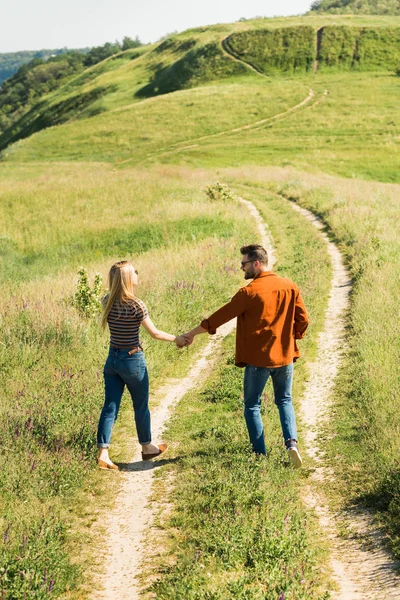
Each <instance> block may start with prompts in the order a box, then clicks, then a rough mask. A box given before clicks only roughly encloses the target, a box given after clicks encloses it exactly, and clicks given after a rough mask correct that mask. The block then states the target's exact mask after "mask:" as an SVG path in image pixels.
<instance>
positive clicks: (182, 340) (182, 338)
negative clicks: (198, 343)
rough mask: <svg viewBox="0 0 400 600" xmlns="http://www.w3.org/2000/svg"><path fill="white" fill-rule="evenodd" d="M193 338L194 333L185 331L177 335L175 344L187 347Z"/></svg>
mask: <svg viewBox="0 0 400 600" xmlns="http://www.w3.org/2000/svg"><path fill="white" fill-rule="evenodd" d="M193 338H194V336H193V335H190V334H189V333H184V334H182V335H178V336H177V337H176V339H175V344H176V345H177V347H178V348H186V347H187V346H190V344H191V343H192V342H193Z"/></svg>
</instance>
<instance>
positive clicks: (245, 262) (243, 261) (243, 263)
mask: <svg viewBox="0 0 400 600" xmlns="http://www.w3.org/2000/svg"><path fill="white" fill-rule="evenodd" d="M251 262H255V261H254V260H242V262H241V263H240V264H241V265H242V267H244V265H247V263H251Z"/></svg>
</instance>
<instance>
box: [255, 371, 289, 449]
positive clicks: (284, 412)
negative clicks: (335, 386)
mask: <svg viewBox="0 0 400 600" xmlns="http://www.w3.org/2000/svg"><path fill="white" fill-rule="evenodd" d="M269 376H271V378H272V383H273V386H274V396H275V404H276V405H277V407H278V410H279V417H280V420H281V427H282V433H283V437H284V440H285V442H287V441H288V440H297V430H296V416H295V414H294V409H293V404H292V381H293V363H291V364H290V365H286V366H284V367H275V368H265V367H253V366H252V365H247V366H246V367H245V371H244V418H245V420H246V425H247V430H248V432H249V437H250V442H251V445H252V446H253V450H254V452H256V453H257V454H266V449H265V442H264V427H263V423H262V420H261V414H260V407H261V396H262V393H263V391H264V387H265V384H266V383H267V381H268V378H269Z"/></svg>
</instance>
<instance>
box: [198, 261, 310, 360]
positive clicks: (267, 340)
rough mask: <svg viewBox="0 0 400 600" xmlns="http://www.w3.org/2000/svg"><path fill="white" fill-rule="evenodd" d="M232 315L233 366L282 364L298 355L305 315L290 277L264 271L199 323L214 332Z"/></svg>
mask: <svg viewBox="0 0 400 600" xmlns="http://www.w3.org/2000/svg"><path fill="white" fill-rule="evenodd" d="M234 317H237V318H238V319H237V328H236V356H235V364H236V366H238V367H244V366H246V365H247V364H249V365H253V366H255V367H282V366H283V365H288V364H290V363H291V362H293V361H295V360H296V359H297V358H298V357H299V356H300V352H299V349H298V347H297V344H296V340H299V339H301V338H302V337H304V335H305V332H306V329H307V327H308V315H307V310H306V307H305V305H304V302H303V299H302V297H301V294H300V291H299V288H298V287H297V285H296V284H295V283H293V281H290V279H286V278H284V277H279V276H278V275H275V273H272V272H271V271H263V272H262V273H260V275H258V276H257V277H255V278H254V279H253V281H252V282H251V283H249V284H248V285H246V286H245V287H242V288H241V289H240V290H239V291H238V292H237V294H235V295H234V296H233V298H232V300H231V301H230V302H228V304H225V306H223V307H222V308H220V309H219V310H217V311H216V312H215V313H213V314H212V315H211V316H210V317H208V319H204V320H203V321H202V322H201V326H202V327H203V328H204V329H207V331H208V333H215V331H216V329H217V328H218V327H219V326H220V325H222V324H223V323H226V322H227V321H230V320H231V319H233V318H234Z"/></svg>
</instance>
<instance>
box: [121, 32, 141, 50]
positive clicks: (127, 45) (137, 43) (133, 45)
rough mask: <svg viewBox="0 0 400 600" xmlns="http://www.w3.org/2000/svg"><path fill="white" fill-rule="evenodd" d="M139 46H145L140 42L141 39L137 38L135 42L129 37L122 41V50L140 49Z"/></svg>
mask: <svg viewBox="0 0 400 600" xmlns="http://www.w3.org/2000/svg"><path fill="white" fill-rule="evenodd" d="M139 46H143V44H142V42H141V41H140V40H139V37H138V36H136V37H135V39H134V40H133V39H132V38H130V37H128V36H127V35H126V36H125V37H124V39H123V40H122V50H129V48H139Z"/></svg>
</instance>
